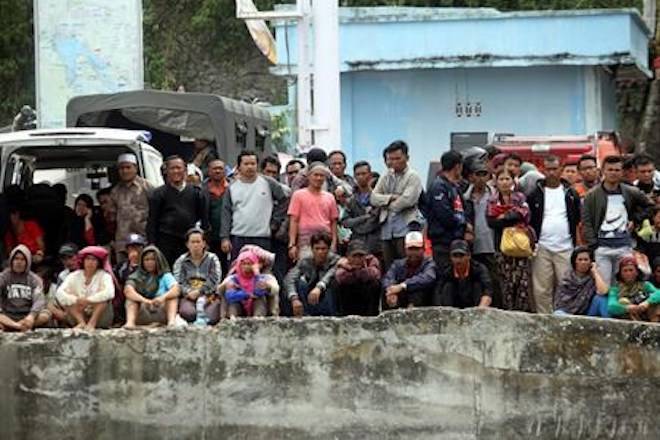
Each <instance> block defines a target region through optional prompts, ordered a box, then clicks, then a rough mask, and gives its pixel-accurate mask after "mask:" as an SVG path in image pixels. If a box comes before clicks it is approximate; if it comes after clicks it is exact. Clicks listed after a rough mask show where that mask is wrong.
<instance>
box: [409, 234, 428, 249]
mask: <svg viewBox="0 0 660 440" xmlns="http://www.w3.org/2000/svg"><path fill="white" fill-rule="evenodd" d="M405 243H406V248H413V247H414V248H421V247H424V236H423V235H422V233H421V232H418V231H412V232H408V233H407V234H406V240H405Z"/></svg>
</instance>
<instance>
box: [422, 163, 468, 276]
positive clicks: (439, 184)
mask: <svg viewBox="0 0 660 440" xmlns="http://www.w3.org/2000/svg"><path fill="white" fill-rule="evenodd" d="M440 165H441V166H442V171H441V172H440V174H439V175H438V176H437V177H436V178H435V180H433V183H432V184H431V187H430V188H429V192H428V194H427V205H428V206H427V207H426V211H427V212H426V213H425V214H426V219H427V221H428V236H429V238H430V239H431V244H432V246H433V260H434V261H435V264H436V265H437V266H438V268H439V269H440V270H442V269H443V268H445V267H446V266H448V265H449V264H450V260H449V245H450V244H451V242H452V241H454V240H457V239H462V238H463V237H464V235H465V232H466V231H467V230H468V223H467V220H466V217H465V209H464V207H463V197H462V196H461V193H460V191H459V189H458V184H459V182H460V181H461V177H462V173H463V159H462V157H461V155H460V154H459V153H457V152H456V151H448V152H446V153H444V154H443V155H442V157H441V158H440ZM471 229H472V227H471V226H470V230H471Z"/></svg>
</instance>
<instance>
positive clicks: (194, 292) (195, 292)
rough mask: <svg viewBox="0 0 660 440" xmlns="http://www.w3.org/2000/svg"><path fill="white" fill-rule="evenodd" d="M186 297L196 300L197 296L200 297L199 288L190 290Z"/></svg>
mask: <svg viewBox="0 0 660 440" xmlns="http://www.w3.org/2000/svg"><path fill="white" fill-rule="evenodd" d="M186 298H188V299H189V300H190V301H195V300H196V299H197V298H199V289H193V290H191V291H190V292H188V295H186Z"/></svg>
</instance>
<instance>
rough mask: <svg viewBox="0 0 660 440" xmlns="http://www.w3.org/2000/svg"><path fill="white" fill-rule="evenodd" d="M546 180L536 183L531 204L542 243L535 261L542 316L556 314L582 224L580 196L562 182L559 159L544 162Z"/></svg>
mask: <svg viewBox="0 0 660 440" xmlns="http://www.w3.org/2000/svg"><path fill="white" fill-rule="evenodd" d="M543 164H544V167H545V179H541V180H539V181H538V182H536V187H535V188H534V190H533V191H532V193H531V194H530V195H529V199H527V203H528V205H529V209H530V213H531V217H532V218H531V225H532V227H533V228H534V231H535V232H536V237H538V242H537V245H536V256H535V257H534V259H533V261H532V291H533V294H534V301H535V302H536V311H537V312H538V313H552V311H553V308H552V305H553V304H554V301H553V295H554V292H555V290H556V288H557V286H559V283H561V280H562V279H563V277H564V275H565V274H566V272H568V271H569V270H570V269H571V252H572V251H573V248H574V247H575V244H576V238H577V224H578V223H579V221H580V196H579V195H578V194H577V192H576V191H575V190H574V189H573V188H571V185H570V184H569V183H568V182H566V181H562V180H561V175H562V166H561V163H560V161H559V158H557V157H556V156H547V157H546V158H545V159H544V160H543Z"/></svg>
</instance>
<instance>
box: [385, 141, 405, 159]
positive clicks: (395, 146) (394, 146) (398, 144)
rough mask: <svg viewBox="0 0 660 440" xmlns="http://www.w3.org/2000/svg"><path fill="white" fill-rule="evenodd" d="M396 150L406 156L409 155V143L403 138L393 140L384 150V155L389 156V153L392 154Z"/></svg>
mask: <svg viewBox="0 0 660 440" xmlns="http://www.w3.org/2000/svg"><path fill="white" fill-rule="evenodd" d="M396 151H400V152H401V153H403V155H404V156H408V144H406V143H405V142H404V141H401V140H398V141H394V142H392V143H391V144H389V145H388V146H387V147H386V148H385V150H384V151H383V157H384V158H387V155H388V154H392V153H394V152H396Z"/></svg>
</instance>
